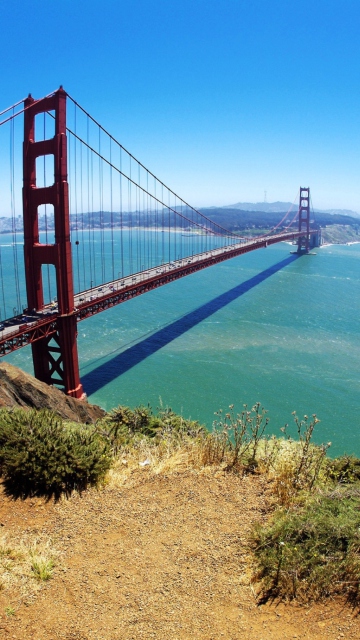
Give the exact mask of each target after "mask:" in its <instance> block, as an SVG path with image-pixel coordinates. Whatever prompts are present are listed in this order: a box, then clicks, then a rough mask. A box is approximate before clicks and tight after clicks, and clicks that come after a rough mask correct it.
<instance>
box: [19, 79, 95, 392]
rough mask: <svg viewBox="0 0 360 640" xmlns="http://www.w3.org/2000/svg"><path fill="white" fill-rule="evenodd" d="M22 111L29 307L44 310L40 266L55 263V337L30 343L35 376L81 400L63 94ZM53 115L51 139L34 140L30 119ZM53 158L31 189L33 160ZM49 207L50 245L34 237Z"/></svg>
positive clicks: (30, 103) (27, 102)
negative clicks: (47, 178) (50, 176)
mask: <svg viewBox="0 0 360 640" xmlns="http://www.w3.org/2000/svg"><path fill="white" fill-rule="evenodd" d="M24 106H25V113H24V116H25V118H24V151H23V161H24V187H23V215H24V252H25V272H26V291H27V302H28V307H29V309H36V310H37V311H39V310H41V309H42V308H43V307H44V294H43V282H42V275H41V268H42V265H47V264H50V265H54V267H55V272H56V290H57V300H58V309H59V315H58V316H57V318H56V333H55V334H53V335H52V336H49V337H44V338H41V339H40V340H37V341H36V342H33V343H32V345H31V346H32V354H33V361H34V371H35V376H36V378H38V379H39V380H42V381H43V382H46V383H47V384H56V385H57V386H61V387H62V388H63V389H64V391H65V392H66V393H67V395H70V396H72V397H75V398H81V397H82V396H83V395H84V393H83V388H82V385H81V382H80V376H79V363H78V352H77V344H76V336H77V328H76V324H77V323H76V316H75V309H74V288H73V270H72V257H71V243H70V222H69V194H68V182H67V140H66V93H65V91H64V90H63V89H62V87H60V89H59V90H58V91H56V92H55V93H54V94H53V95H52V96H50V97H46V98H43V99H41V100H37V101H36V100H34V99H33V98H32V97H31V96H30V95H29V97H28V98H27V99H26V100H25V105H24ZM49 111H52V112H54V114H55V135H54V137H53V138H49V139H47V140H41V141H35V116H36V115H38V114H40V113H44V112H49ZM45 155H50V156H53V158H54V183H53V184H52V185H50V186H44V187H37V186H36V159H37V158H39V157H41V156H45ZM44 204H50V205H52V206H53V207H54V229H55V234H54V243H53V244H44V243H41V242H40V239H39V221H38V208H39V207H40V206H41V205H44Z"/></svg>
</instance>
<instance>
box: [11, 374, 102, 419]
mask: <svg viewBox="0 0 360 640" xmlns="http://www.w3.org/2000/svg"><path fill="white" fill-rule="evenodd" d="M1 407H6V408H8V409H11V408H12V407H22V408H24V409H26V408H27V409H30V408H32V409H50V410H51V411H54V412H55V413H56V414H58V415H59V416H60V417H61V418H63V419H64V420H72V421H74V422H83V423H86V424H89V423H94V422H95V421H96V420H98V419H99V418H101V417H102V416H104V415H105V411H104V410H103V409H101V407H98V406H97V405H93V404H89V403H88V402H87V400H77V399H76V398H70V397H69V396H66V395H65V394H64V393H63V392H62V391H60V390H59V389H57V388H56V387H50V386H49V385H47V384H45V383H44V382H40V380H37V379H36V378H34V377H33V376H31V375H30V374H29V373H24V371H21V369H18V368H17V367H14V366H13V365H11V364H9V363H7V362H2V363H1V364H0V408H1Z"/></svg>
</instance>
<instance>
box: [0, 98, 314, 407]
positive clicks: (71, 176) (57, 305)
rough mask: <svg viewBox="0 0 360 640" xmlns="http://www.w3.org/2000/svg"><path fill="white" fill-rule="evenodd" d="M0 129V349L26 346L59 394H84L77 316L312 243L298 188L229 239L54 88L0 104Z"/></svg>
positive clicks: (305, 191) (306, 205)
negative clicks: (274, 220)
mask: <svg viewBox="0 0 360 640" xmlns="http://www.w3.org/2000/svg"><path fill="white" fill-rule="evenodd" d="M70 121H71V122H70ZM19 123H20V124H19ZM19 132H21V133H19ZM0 134H2V136H3V137H2V138H0V143H1V142H2V144H8V145H9V149H10V153H9V154H8V158H9V164H8V167H7V170H6V171H4V167H3V171H2V174H3V176H4V177H3V182H0V188H1V201H0V207H1V211H0V213H1V215H2V216H3V218H4V217H6V216H4V213H7V212H10V215H9V218H10V219H11V228H10V229H8V231H9V232H10V234H11V242H10V244H9V246H8V248H10V250H11V251H12V257H11V259H10V263H11V266H10V267H9V264H10V263H9V256H8V255H7V256H5V249H4V246H2V245H1V244H0V316H1V323H0V355H1V356H3V355H6V354H8V353H11V352H12V351H15V350H17V349H20V348H22V347H24V346H26V345H31V349H32V358H33V364H34V373H35V376H36V377H37V378H38V379H39V380H42V381H44V382H46V383H47V384H52V385H56V386H58V387H60V388H62V389H63V390H64V391H65V393H67V394H68V395H70V396H73V397H76V398H81V397H82V396H83V395H84V390H83V387H82V384H81V380H80V375H79V364H78V351H77V341H76V338H77V323H78V322H79V321H81V320H85V319H86V318H89V317H90V316H92V315H94V314H97V313H100V312H102V311H106V310H107V309H109V308H110V307H113V306H115V305H118V304H120V303H123V302H126V301H127V300H130V299H132V298H134V297H136V296H139V295H141V294H143V293H146V292H148V291H151V290H153V289H155V288H157V287H160V286H163V285H165V284H168V283H171V282H173V281H174V280H177V279H179V278H182V277H184V276H187V275H190V274H192V273H195V272H197V271H199V270H201V269H204V268H207V267H211V266H212V265H215V264H218V263H220V262H223V261H225V260H229V259H231V258H234V257H236V256H239V255H242V254H244V253H247V252H249V251H254V250H256V249H259V248H264V247H267V246H269V245H271V244H275V243H278V242H283V241H288V242H292V243H296V245H297V253H298V255H302V254H306V253H309V250H310V248H311V247H312V246H315V244H316V241H317V240H316V239H317V234H318V230H317V229H314V228H312V227H311V226H310V189H309V188H304V187H300V192H299V206H298V209H297V210H296V211H295V214H294V215H293V217H292V218H291V219H290V218H289V215H290V214H289V212H287V213H286V214H285V216H283V218H282V219H281V220H280V221H279V222H278V224H277V225H276V226H275V227H274V228H273V229H271V230H270V231H268V232H267V233H266V234H261V235H259V236H256V237H248V236H246V237H245V236H241V235H240V234H238V233H235V232H234V231H230V230H228V229H226V228H225V227H223V226H222V225H220V224H218V223H216V222H214V221H212V220H211V219H210V218H209V217H207V216H206V215H204V214H203V213H202V212H200V211H198V210H197V209H195V208H194V207H192V206H191V205H190V204H188V203H187V202H186V201H185V200H183V199H182V198H181V197H179V196H178V195H177V194H176V193H175V192H174V191H172V190H171V189H170V188H169V187H167V186H166V185H165V184H164V183H163V182H162V181H161V180H159V179H158V178H157V177H156V176H155V175H154V174H153V173H152V172H151V171H150V170H148V169H147V168H146V167H145V166H144V165H143V164H142V163H141V162H139V161H138V160H137V159H136V158H135V157H134V156H133V155H132V154H131V153H129V152H128V151H127V150H126V149H125V148H124V147H123V146H122V145H121V144H120V143H119V142H118V141H117V140H116V139H115V138H114V137H113V136H111V135H110V133H108V131H106V130H105V129H104V127H102V126H101V125H100V123H98V122H97V121H96V120H95V119H94V118H93V117H92V116H91V115H90V114H89V113H88V112H87V111H86V110H85V109H84V108H83V107H81V106H80V105H79V104H78V103H77V102H76V101H75V100H74V99H73V98H72V97H71V96H69V94H67V93H66V92H65V91H64V89H63V88H62V87H60V89H58V90H57V91H55V92H53V93H51V94H49V95H47V96H45V97H44V98H41V99H39V100H35V99H34V98H32V97H31V96H30V95H29V96H28V97H27V98H26V99H24V100H22V101H19V102H17V103H15V104H14V105H12V106H11V107H9V108H8V109H5V110H4V111H2V112H1V113H0ZM20 135H21V138H22V142H23V145H22V149H23V152H22V162H21V159H20V155H19V154H20V153H21V152H20V151H19V149H20V144H19V143H18V138H19V136H20ZM4 140H5V141H6V142H5V143H4V142H3V141H4ZM21 165H22V172H21V171H20V169H19V167H20V166H21ZM21 183H22V193H21ZM20 210H21V213H19V212H20ZM3 231H4V230H3ZM6 259H7V260H8V261H6ZM9 308H10V310H11V309H12V313H11V312H9Z"/></svg>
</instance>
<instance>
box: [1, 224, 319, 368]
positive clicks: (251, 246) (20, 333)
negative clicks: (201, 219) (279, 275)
mask: <svg viewBox="0 0 360 640" xmlns="http://www.w3.org/2000/svg"><path fill="white" fill-rule="evenodd" d="M310 233H317V231H316V230H314V231H311V232H310ZM303 235H304V232H303V231H302V232H298V231H295V232H294V231H292V232H286V233H278V234H274V235H271V236H265V237H261V238H258V239H256V238H255V239H253V240H245V241H244V240H243V241H242V242H239V243H236V244H232V245H228V246H224V247H220V248H218V249H212V250H210V249H209V251H205V252H203V253H198V254H194V255H191V256H188V257H186V258H181V259H179V260H176V261H174V262H168V263H166V264H162V265H159V266H157V267H152V268H150V269H146V270H144V271H141V272H139V273H134V274H131V275H129V276H126V277H123V278H118V279H116V280H113V281H112V282H107V283H105V284H102V285H98V286H96V287H93V288H91V289H87V290H86V291H82V292H80V293H77V294H76V295H75V296H74V306H75V308H74V314H76V319H77V321H78V322H79V321H80V320H85V319H86V318H89V317H90V316H93V315H95V314H96V313H100V312H101V311H105V310H106V309H109V308H110V307H113V306H115V305H117V304H121V303H122V302H126V301H127V300H131V299H132V298H135V297H136V296H139V295H141V294H143V293H146V292H147V291H151V290H152V289H156V288H158V287H161V286H162V285H164V284H168V283H170V282H173V281H174V280H178V279H179V278H183V277H184V276H187V275H190V274H191V273H195V272H196V271H200V270H201V269H205V268H207V267H211V266H212V265H214V264H218V263H219V262H223V261H224V260H229V259H230V258H235V257H236V256H239V255H242V254H243V253H248V252H249V251H254V250H255V249H260V248H265V247H267V246H269V245H271V244H276V243H277V242H294V241H295V240H296V239H297V238H299V237H300V236H303ZM57 317H59V312H58V309H57V306H56V304H54V303H52V304H47V305H45V306H44V308H43V309H40V310H33V311H29V310H24V313H23V314H21V315H17V316H14V317H13V318H9V319H7V320H4V321H3V322H1V323H0V356H4V355H6V354H8V353H11V352H12V351H15V350H17V349H20V348H21V347H24V346H26V345H28V344H31V343H32V342H35V341H36V340H41V338H45V337H47V336H51V335H52V334H54V333H56V330H57V327H56V319H57Z"/></svg>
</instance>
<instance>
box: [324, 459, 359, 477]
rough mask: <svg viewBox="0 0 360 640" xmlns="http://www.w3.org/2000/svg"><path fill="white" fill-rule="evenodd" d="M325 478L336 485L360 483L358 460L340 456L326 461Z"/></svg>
mask: <svg viewBox="0 0 360 640" xmlns="http://www.w3.org/2000/svg"><path fill="white" fill-rule="evenodd" d="M326 470H327V476H328V478H329V479H330V480H333V481H334V482H336V483H341V484H343V483H345V484H348V483H355V482H359V481H360V459H359V458H356V457H355V456H346V455H345V456H340V457H339V458H335V459H334V460H328V461H327V469H326Z"/></svg>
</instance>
